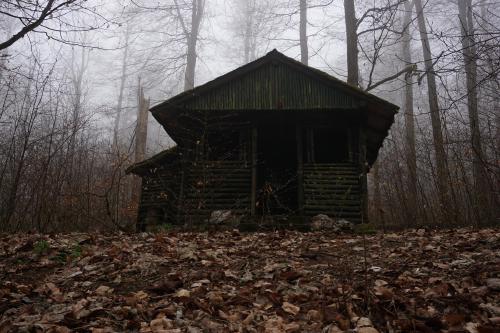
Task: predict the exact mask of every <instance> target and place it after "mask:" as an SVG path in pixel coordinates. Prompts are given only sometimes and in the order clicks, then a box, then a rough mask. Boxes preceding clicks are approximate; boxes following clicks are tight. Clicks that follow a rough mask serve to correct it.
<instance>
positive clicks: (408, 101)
mask: <svg viewBox="0 0 500 333" xmlns="http://www.w3.org/2000/svg"><path fill="white" fill-rule="evenodd" d="M412 7H413V2H411V3H408V2H405V15H404V18H403V39H402V42H401V53H402V56H403V61H404V63H405V66H409V65H411V64H412V59H411V51H410V42H411V37H410V23H411V16H412ZM404 94H405V95H404V100H405V101H404V116H405V144H406V147H405V148H406V149H405V153H406V165H407V167H408V182H407V186H408V202H409V214H408V216H409V219H410V221H408V222H409V224H410V225H415V223H416V218H417V198H418V195H417V193H418V191H417V156H416V149H415V115H414V112H413V80H412V76H411V73H407V74H406V75H405V91H404Z"/></svg>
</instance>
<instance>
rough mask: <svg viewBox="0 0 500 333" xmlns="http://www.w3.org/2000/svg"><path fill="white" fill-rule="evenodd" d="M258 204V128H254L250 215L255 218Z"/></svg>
mask: <svg viewBox="0 0 500 333" xmlns="http://www.w3.org/2000/svg"><path fill="white" fill-rule="evenodd" d="M256 202H257V127H255V126H254V127H252V192H251V207H250V213H251V215H252V216H255V208H256V207H255V205H256Z"/></svg>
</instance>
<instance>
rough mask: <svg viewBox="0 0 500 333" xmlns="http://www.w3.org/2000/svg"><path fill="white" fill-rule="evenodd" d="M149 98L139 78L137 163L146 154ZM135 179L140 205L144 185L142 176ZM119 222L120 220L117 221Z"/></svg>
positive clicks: (136, 137) (137, 200) (136, 200)
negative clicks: (146, 96) (145, 95)
mask: <svg viewBox="0 0 500 333" xmlns="http://www.w3.org/2000/svg"><path fill="white" fill-rule="evenodd" d="M148 112H149V99H146V98H145V97H144V88H143V87H142V86H141V82H140V80H139V86H138V91H137V124H136V129H135V155H134V161H135V163H138V162H141V161H143V160H144V158H145V156H146V145H147V138H148V115H149V113H148ZM134 178H135V181H134V184H133V193H134V194H135V195H136V196H137V197H135V198H134V202H135V203H136V204H137V207H139V202H140V193H141V187H142V178H141V177H138V176H134ZM115 223H118V221H115Z"/></svg>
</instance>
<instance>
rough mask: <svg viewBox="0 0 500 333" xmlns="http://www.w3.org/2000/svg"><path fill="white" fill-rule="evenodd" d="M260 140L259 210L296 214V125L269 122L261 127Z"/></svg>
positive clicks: (258, 138) (269, 212) (258, 136)
mask: <svg viewBox="0 0 500 333" xmlns="http://www.w3.org/2000/svg"><path fill="white" fill-rule="evenodd" d="M257 141H258V142H257V144H258V149H257V151H258V174H257V179H258V184H257V185H258V186H257V189H258V193H257V211H258V212H259V213H260V214H264V215H276V214H291V213H294V212H296V210H297V208H298V203H297V144H296V137H295V125H294V124H292V123H290V122H287V121H280V122H272V123H267V124H265V125H263V126H260V127H259V129H258V135H257Z"/></svg>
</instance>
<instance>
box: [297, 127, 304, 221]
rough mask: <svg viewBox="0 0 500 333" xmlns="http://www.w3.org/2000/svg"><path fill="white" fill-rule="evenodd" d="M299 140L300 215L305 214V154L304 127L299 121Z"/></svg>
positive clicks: (298, 195) (298, 194)
mask: <svg viewBox="0 0 500 333" xmlns="http://www.w3.org/2000/svg"><path fill="white" fill-rule="evenodd" d="M295 138H296V141H297V200H298V207H299V215H301V216H302V215H304V156H303V143H302V127H301V126H300V125H299V124H298V123H297V125H296V127H295Z"/></svg>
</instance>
